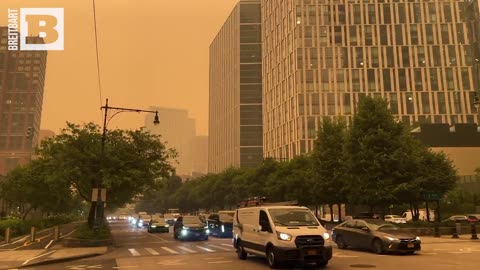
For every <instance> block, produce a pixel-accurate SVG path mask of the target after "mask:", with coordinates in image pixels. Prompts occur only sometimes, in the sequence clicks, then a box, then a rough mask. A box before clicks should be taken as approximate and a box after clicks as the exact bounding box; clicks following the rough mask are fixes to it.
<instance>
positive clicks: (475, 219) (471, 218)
mask: <svg viewBox="0 0 480 270" xmlns="http://www.w3.org/2000/svg"><path fill="white" fill-rule="evenodd" d="M467 218H468V222H479V221H480V214H468V215H467Z"/></svg>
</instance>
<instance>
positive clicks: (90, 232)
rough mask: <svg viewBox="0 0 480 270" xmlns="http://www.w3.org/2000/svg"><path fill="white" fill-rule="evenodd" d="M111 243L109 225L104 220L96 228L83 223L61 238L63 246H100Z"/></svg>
mask: <svg viewBox="0 0 480 270" xmlns="http://www.w3.org/2000/svg"><path fill="white" fill-rule="evenodd" d="M112 243H113V241H112V235H111V233H110V227H109V226H108V223H107V222H104V223H103V224H102V225H100V226H99V227H98V228H90V227H89V226H88V223H84V224H82V225H80V227H78V229H77V230H76V231H75V232H74V233H73V234H72V236H70V237H68V238H64V239H63V246H64V247H100V246H109V245H111V244H112Z"/></svg>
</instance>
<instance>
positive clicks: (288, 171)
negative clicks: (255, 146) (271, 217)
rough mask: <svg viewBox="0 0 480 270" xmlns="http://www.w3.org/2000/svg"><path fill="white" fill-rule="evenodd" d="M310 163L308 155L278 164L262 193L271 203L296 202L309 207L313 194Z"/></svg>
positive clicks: (269, 176)
mask: <svg viewBox="0 0 480 270" xmlns="http://www.w3.org/2000/svg"><path fill="white" fill-rule="evenodd" d="M312 185H313V173H312V163H311V162H310V157H309V156H308V155H299V156H297V157H295V158H294V159H292V160H290V161H289V162H280V164H279V165H278V166H277V169H276V170H275V171H274V172H272V173H271V174H269V175H268V177H267V182H266V184H265V188H264V192H265V194H266V195H267V197H268V199H269V200H271V201H294V200H296V201H298V203H299V204H302V205H311V204H312V203H313V201H314V196H315V194H314V193H313V190H312Z"/></svg>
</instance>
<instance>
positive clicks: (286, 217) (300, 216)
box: [268, 208, 319, 226]
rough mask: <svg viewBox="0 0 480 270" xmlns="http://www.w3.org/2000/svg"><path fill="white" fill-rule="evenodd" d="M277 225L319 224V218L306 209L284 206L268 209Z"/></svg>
mask: <svg viewBox="0 0 480 270" xmlns="http://www.w3.org/2000/svg"><path fill="white" fill-rule="evenodd" d="M268 212H269V213H270V216H272V218H273V222H274V223H275V225H277V226H318V225H319V224H318V221H317V219H316V218H315V217H314V216H313V214H312V213H311V212H310V211H308V210H305V209H295V208H291V209H289V208H283V209H270V210H268Z"/></svg>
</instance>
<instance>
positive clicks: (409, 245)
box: [407, 243, 415, 248]
mask: <svg viewBox="0 0 480 270" xmlns="http://www.w3.org/2000/svg"><path fill="white" fill-rule="evenodd" d="M413 247H415V245H414V244H413V243H408V244H407V248H413Z"/></svg>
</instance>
